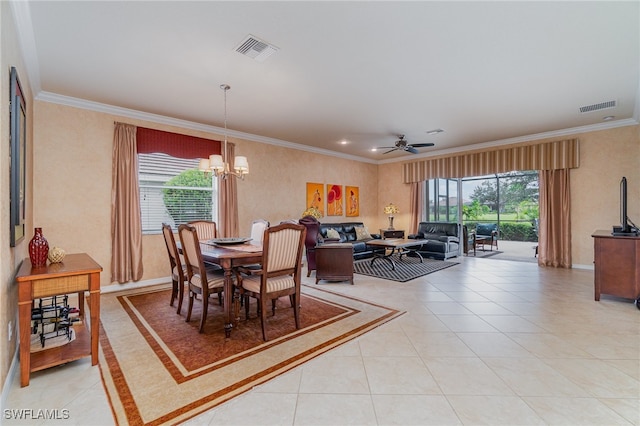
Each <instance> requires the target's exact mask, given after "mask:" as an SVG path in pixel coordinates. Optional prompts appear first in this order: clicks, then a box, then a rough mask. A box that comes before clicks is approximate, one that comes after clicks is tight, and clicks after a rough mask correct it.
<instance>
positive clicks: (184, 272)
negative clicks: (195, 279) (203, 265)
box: [171, 265, 187, 281]
mask: <svg viewBox="0 0 640 426" xmlns="http://www.w3.org/2000/svg"><path fill="white" fill-rule="evenodd" d="M180 267H181V268H182V276H183V277H186V276H187V265H180V266H178V265H176V266H174V267H173V271H171V279H172V280H174V281H178V280H179V279H180V275H179V271H178V268H180Z"/></svg>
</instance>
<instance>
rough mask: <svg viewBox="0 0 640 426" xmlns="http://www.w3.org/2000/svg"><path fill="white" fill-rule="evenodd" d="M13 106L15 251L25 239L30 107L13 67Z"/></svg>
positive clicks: (11, 166) (11, 174)
mask: <svg viewBox="0 0 640 426" xmlns="http://www.w3.org/2000/svg"><path fill="white" fill-rule="evenodd" d="M10 96H11V98H10V99H9V101H10V104H11V110H10V122H11V124H10V132H11V137H10V140H11V149H10V152H9V155H10V160H9V168H10V176H11V179H10V185H11V188H10V193H11V203H10V204H11V206H10V210H11V212H10V216H11V242H10V243H11V247H15V246H16V244H17V243H19V242H20V241H21V240H22V239H23V238H24V236H25V225H24V222H25V211H26V209H25V208H26V204H25V198H26V193H25V186H26V185H25V178H26V153H27V104H26V101H25V99H24V93H23V92H22V86H20V79H19V78H18V71H17V70H16V68H15V67H11V84H10Z"/></svg>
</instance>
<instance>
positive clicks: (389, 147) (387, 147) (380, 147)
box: [376, 146, 398, 149]
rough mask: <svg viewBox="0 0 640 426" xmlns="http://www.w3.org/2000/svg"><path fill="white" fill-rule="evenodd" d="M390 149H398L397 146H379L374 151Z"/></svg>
mask: <svg viewBox="0 0 640 426" xmlns="http://www.w3.org/2000/svg"><path fill="white" fill-rule="evenodd" d="M391 148H396V149H397V148H398V147H397V146H379V147H377V148H376V149H391Z"/></svg>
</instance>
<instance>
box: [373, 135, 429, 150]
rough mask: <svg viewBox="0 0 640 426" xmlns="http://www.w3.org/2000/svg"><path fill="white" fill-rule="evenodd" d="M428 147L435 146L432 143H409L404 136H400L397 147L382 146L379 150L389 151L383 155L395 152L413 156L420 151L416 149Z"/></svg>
mask: <svg viewBox="0 0 640 426" xmlns="http://www.w3.org/2000/svg"><path fill="white" fill-rule="evenodd" d="M427 146H434V144H432V143H412V144H410V143H408V142H407V140H406V139H405V138H404V135H398V140H397V141H396V146H382V147H380V148H378V149H388V150H389V151H387V152H383V154H388V153H390V152H392V151H395V150H402V151H407V152H410V153H412V154H417V153H418V150H417V149H416V148H424V147H427Z"/></svg>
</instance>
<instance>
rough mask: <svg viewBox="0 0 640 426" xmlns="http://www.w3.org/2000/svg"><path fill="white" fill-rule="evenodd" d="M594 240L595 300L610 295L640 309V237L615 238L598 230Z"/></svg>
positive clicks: (609, 233) (607, 232)
mask: <svg viewBox="0 0 640 426" xmlns="http://www.w3.org/2000/svg"><path fill="white" fill-rule="evenodd" d="M592 237H593V241H594V266H595V274H594V279H595V282H594V284H595V300H600V295H601V294H608V295H611V296H617V297H621V298H625V299H633V300H635V303H636V306H637V307H638V309H640V236H613V235H611V231H600V230H599V231H596V232H595V233H594V234H593V235H592Z"/></svg>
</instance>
